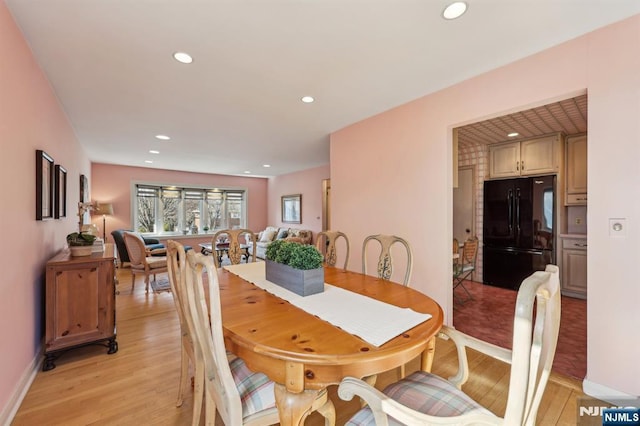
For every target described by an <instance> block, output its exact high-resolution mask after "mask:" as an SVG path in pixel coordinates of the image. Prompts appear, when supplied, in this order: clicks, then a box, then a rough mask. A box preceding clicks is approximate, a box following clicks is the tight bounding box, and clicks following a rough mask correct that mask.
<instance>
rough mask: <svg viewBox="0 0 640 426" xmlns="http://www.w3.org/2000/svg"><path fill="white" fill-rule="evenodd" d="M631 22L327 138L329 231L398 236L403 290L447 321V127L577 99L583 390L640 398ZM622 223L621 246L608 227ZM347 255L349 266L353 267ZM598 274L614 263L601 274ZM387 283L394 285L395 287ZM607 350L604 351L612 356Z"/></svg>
mask: <svg viewBox="0 0 640 426" xmlns="http://www.w3.org/2000/svg"><path fill="white" fill-rule="evenodd" d="M639 38H640V16H635V17H633V18H631V19H628V20H626V21H623V22H621V23H618V24H615V25H613V26H611V27H608V28H606V29H603V30H600V31H597V32H594V33H591V34H588V35H586V36H583V37H580V38H578V39H576V40H573V41H570V42H568V43H565V44H562V45H560V46H557V47H555V48H552V49H549V50H546V51H544V52H542V53H540V54H537V55H534V56H531V57H529V58H526V59H524V60H521V61H518V62H515V63H513V64H510V65H508V66H505V67H502V68H499V69H496V70H494V71H491V72H488V73H486V74H483V75H480V76H477V77H475V78H472V79H470V80H467V81H465V82H462V83H460V84H457V85H455V86H452V87H450V88H447V89H445V90H442V91H440V92H437V93H434V94H431V95H428V96H425V97H422V98H420V99H417V100H416V101H414V102H411V103H408V104H405V105H402V106H400V107H398V108H395V109H393V110H390V111H388V112H385V113H382V114H380V115H377V116H375V117H371V118H369V119H367V120H364V121H362V122H359V123H356V124H353V125H351V126H349V127H347V128H345V129H342V130H340V131H338V132H335V133H334V134H332V135H331V181H332V182H331V183H332V204H333V211H332V217H331V220H332V223H333V228H334V229H340V230H342V231H344V232H346V233H347V234H348V235H349V237H350V239H352V240H355V241H362V239H363V238H364V237H365V236H366V235H368V234H371V233H378V232H382V233H394V234H397V235H400V236H404V237H406V238H408V239H409V240H410V242H411V244H412V246H413V251H414V255H415V259H416V262H415V264H414V274H413V279H412V282H411V285H412V286H413V287H414V288H416V289H418V290H420V291H423V292H424V293H427V294H429V295H430V296H432V297H434V298H435V299H436V300H437V301H438V302H439V303H440V304H441V305H442V306H443V308H444V309H445V311H446V314H447V319H448V321H449V322H450V321H451V310H452V306H453V305H452V303H453V301H452V292H451V261H450V243H451V238H452V129H453V128H454V127H458V126H460V125H464V124H468V123H471V122H475V121H479V120H482V119H485V118H488V117H495V116H499V115H503V114H505V113H509V112H513V111H517V110H522V109H526V108H529V107H532V106H537V105H542V104H546V103H548V102H550V101H554V100H559V99H563V98H568V97H571V96H574V95H576V94H579V93H584V91H585V90H587V89H588V91H589V151H590V152H589V203H590V204H589V217H588V224H589V230H588V232H589V241H588V243H589V266H588V274H589V275H588V276H589V282H588V291H589V300H588V310H589V314H588V315H589V316H588V371H587V378H586V380H585V390H587V391H589V392H590V393H591V394H592V395H593V394H596V395H599V396H606V395H611V392H609V391H608V390H616V391H619V392H623V393H626V394H629V395H639V394H640V380H638V378H639V377H640V364H639V363H638V362H637V360H638V359H640V343H639V342H638V339H637V324H640V310H638V309H637V301H638V300H640V286H638V285H637V280H636V277H635V272H634V270H633V268H632V267H629V265H633V264H635V262H637V258H638V254H639V252H638V249H637V247H638V242H640V227H639V226H637V224H638V223H639V221H640V201H638V200H640V198H639V197H637V196H636V194H637V190H636V183H637V182H639V181H640V168H639V167H637V165H636V164H634V163H635V162H637V159H638V158H639V155H638V154H639V152H638V151H639V150H640V144H638V141H639V140H640V126H638V117H640V96H639V88H640V50H639V49H638V46H639V45H640V40H639ZM610 217H616V218H618V217H625V218H627V220H628V223H629V226H628V234H627V237H626V238H610V237H609V236H608V218H610ZM359 251H360V248H359V247H358V245H352V255H351V259H352V260H351V262H350V268H351V269H354V270H358V269H359V268H360V265H359V259H360V252H359ZM610 265H626V266H625V267H621V268H611V267H610ZM396 279H397V277H396ZM613 347H615V348H616V349H613Z"/></svg>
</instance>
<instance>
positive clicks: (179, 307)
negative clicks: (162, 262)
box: [167, 240, 190, 338]
mask: <svg viewBox="0 0 640 426" xmlns="http://www.w3.org/2000/svg"><path fill="white" fill-rule="evenodd" d="M186 263H187V256H186V253H185V250H184V246H183V245H182V244H180V243H178V242H176V241H173V240H169V241H167V269H168V272H169V284H170V285H171V294H172V295H173V302H174V304H175V305H176V311H177V312H178V319H179V320H180V331H181V333H182V337H183V338H186V337H189V336H190V333H189V326H188V323H187V318H186V316H185V312H184V308H183V305H184V303H185V300H184V298H185V297H186V295H185V294H184V291H185V290H184V283H185V282H186V279H187V278H186V277H187V268H186Z"/></svg>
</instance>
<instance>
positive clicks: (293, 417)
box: [275, 383, 326, 426]
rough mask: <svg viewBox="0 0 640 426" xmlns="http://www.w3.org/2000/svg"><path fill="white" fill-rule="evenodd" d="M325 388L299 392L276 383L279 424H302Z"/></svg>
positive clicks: (289, 425)
mask: <svg viewBox="0 0 640 426" xmlns="http://www.w3.org/2000/svg"><path fill="white" fill-rule="evenodd" d="M322 392H326V391H325V390H304V391H302V392H299V393H295V392H291V391H289V390H288V389H287V388H286V387H285V386H283V385H281V384H279V383H276V384H275V394H276V405H277V406H278V413H279V414H280V425H281V426H303V425H304V420H305V419H306V418H307V416H309V414H311V411H312V406H313V404H314V402H315V401H316V400H317V399H318V397H319V396H320V395H321V393H322Z"/></svg>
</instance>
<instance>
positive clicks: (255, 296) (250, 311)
mask: <svg viewBox="0 0 640 426" xmlns="http://www.w3.org/2000/svg"><path fill="white" fill-rule="evenodd" d="M218 279H219V282H220V298H221V305H222V322H223V328H224V335H225V345H226V346H227V350H230V351H232V352H233V353H235V354H236V355H237V356H239V357H240V358H242V359H244V361H245V362H246V364H247V365H248V366H249V368H251V369H252V370H254V371H260V372H263V373H265V374H266V375H267V376H268V377H269V378H270V379H271V380H273V381H274V382H275V394H276V404H277V406H278V411H279V414H280V424H281V425H283V426H288V425H298V426H301V425H303V424H304V419H305V418H306V417H307V415H308V414H309V411H310V407H311V405H312V403H313V402H314V401H315V400H316V398H317V397H318V395H319V394H320V393H321V392H323V391H324V390H325V389H326V388H327V386H329V385H334V384H339V383H340V381H341V380H342V379H343V378H344V377H347V376H352V377H358V378H364V377H368V376H373V375H375V374H378V373H381V372H384V371H388V370H391V369H393V368H395V367H398V366H401V365H404V364H405V363H407V362H408V361H410V360H412V359H414V358H416V357H418V356H421V368H422V369H423V370H425V371H429V370H430V369H431V363H432V361H433V354H434V350H435V336H436V333H437V332H438V331H439V330H440V328H441V327H442V323H443V312H442V308H441V307H440V306H439V305H438V304H437V303H436V302H435V301H434V300H433V299H431V298H430V297H428V296H426V295H425V294H423V293H420V292H419V291H417V290H414V289H411V288H409V287H405V286H402V285H400V284H396V283H393V282H390V281H385V280H382V279H379V278H376V277H372V276H368V275H363V274H360V273H356V272H350V271H345V270H343V269H339V268H334V267H325V282H326V283H328V284H331V285H333V286H336V287H341V288H343V289H346V290H349V291H352V292H356V293H359V294H362V295H365V296H368V297H371V298H373V299H377V300H379V301H382V302H385V303H389V304H392V305H395V306H398V307H402V308H411V309H413V310H414V311H416V312H420V313H428V314H431V315H432V317H431V318H430V319H428V320H427V321H424V322H422V323H420V324H418V325H417V326H415V327H413V328H411V329H409V330H406V331H405V332H404V333H402V334H400V335H398V336H397V337H395V338H393V339H391V340H390V341H388V342H386V343H384V344H383V345H381V346H379V347H378V346H375V345H372V344H369V343H367V342H366V341H364V340H362V339H361V338H359V337H357V336H354V335H352V334H350V333H348V332H346V331H344V330H342V329H340V328H338V327H335V326H333V325H331V324H330V323H328V322H326V321H324V320H322V319H320V318H318V317H316V316H314V315H311V314H309V313H307V312H305V311H303V310H301V309H299V308H297V307H296V306H294V305H292V304H290V303H289V302H287V301H285V300H283V299H280V298H279V297H277V296H274V295H272V294H270V293H268V292H267V291H265V290H262V289H261V288H259V287H257V286H255V285H253V284H251V283H250V282H248V281H245V280H244V279H242V278H241V277H239V276H238V275H235V274H233V273H231V272H229V271H227V270H226V269H224V268H221V269H219V270H218ZM389 321H393V318H389Z"/></svg>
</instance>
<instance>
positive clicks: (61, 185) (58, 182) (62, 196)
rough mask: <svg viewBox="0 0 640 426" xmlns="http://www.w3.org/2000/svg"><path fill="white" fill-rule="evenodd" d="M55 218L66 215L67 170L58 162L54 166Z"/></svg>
mask: <svg viewBox="0 0 640 426" xmlns="http://www.w3.org/2000/svg"><path fill="white" fill-rule="evenodd" d="M55 196H56V202H55V206H56V208H55V218H56V219H60V218H61V217H66V216H67V170H66V169H65V168H64V167H62V166H61V165H59V164H56V166H55Z"/></svg>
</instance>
